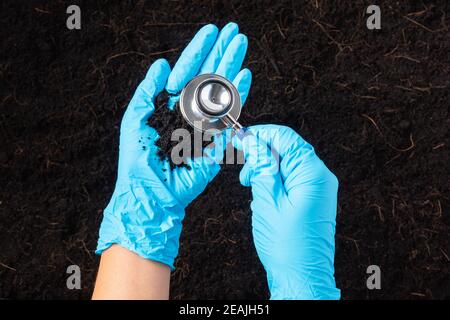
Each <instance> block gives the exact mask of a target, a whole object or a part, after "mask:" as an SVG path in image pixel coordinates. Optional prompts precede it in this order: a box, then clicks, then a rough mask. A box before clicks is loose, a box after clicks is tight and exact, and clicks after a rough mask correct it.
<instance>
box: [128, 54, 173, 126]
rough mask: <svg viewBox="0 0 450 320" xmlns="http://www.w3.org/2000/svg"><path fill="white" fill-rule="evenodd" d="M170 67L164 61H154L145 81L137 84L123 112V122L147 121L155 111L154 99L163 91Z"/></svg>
mask: <svg viewBox="0 0 450 320" xmlns="http://www.w3.org/2000/svg"><path fill="white" fill-rule="evenodd" d="M169 74H170V65H169V63H168V62H167V60H165V59H158V60H156V61H155V62H154V63H153V64H152V65H151V66H150V68H149V70H148V71H147V74H146V76H145V79H144V80H143V81H142V82H141V83H140V84H139V86H138V87H137V89H136V92H135V94H134V96H133V98H132V99H131V101H130V104H129V105H128V108H127V111H126V112H125V116H124V120H125V121H127V120H128V119H134V120H139V121H141V122H142V121H144V122H145V121H147V119H148V118H149V117H150V116H151V115H152V113H153V111H154V110H155V106H154V104H153V102H154V99H155V97H156V96H157V95H158V94H159V93H160V92H161V91H162V90H163V89H164V86H165V85H166V81H167V77H168V76H169Z"/></svg>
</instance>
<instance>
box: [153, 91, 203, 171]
mask: <svg viewBox="0 0 450 320" xmlns="http://www.w3.org/2000/svg"><path fill="white" fill-rule="evenodd" d="M169 98H170V95H169V94H168V93H167V92H166V91H165V90H163V91H162V92H161V93H160V94H159V95H158V96H157V97H156V100H155V112H154V113H153V115H152V116H151V117H150V119H148V121H147V124H148V125H149V126H151V127H152V128H158V133H159V136H160V137H159V138H158V140H157V141H156V145H157V146H158V148H159V149H158V156H159V158H160V159H161V160H165V161H169V163H170V167H171V168H172V169H173V168H175V167H187V168H190V166H189V164H188V160H189V159H192V158H195V157H198V156H202V154H203V153H202V150H203V148H205V147H207V146H208V145H209V144H210V143H211V137H210V136H209V138H207V137H206V134H204V135H205V138H204V139H202V143H193V141H194V139H195V138H201V137H202V136H203V134H202V133H197V135H195V136H194V129H193V128H192V127H191V126H190V125H189V124H188V123H187V122H186V121H185V120H184V119H183V116H182V114H181V111H180V106H179V103H178V102H177V103H176V104H175V105H174V107H173V109H170V108H169V107H168V101H169ZM177 129H184V130H187V131H188V132H189V134H190V141H191V142H192V143H191V144H190V145H191V148H190V150H189V153H188V154H184V153H182V154H181V155H180V156H181V160H182V162H181V163H177V164H175V163H174V162H173V161H172V160H173V159H172V157H171V156H170V155H171V154H172V149H173V148H174V147H175V146H176V145H177V144H178V143H180V141H181V139H179V140H177V139H173V138H172V132H174V130H177Z"/></svg>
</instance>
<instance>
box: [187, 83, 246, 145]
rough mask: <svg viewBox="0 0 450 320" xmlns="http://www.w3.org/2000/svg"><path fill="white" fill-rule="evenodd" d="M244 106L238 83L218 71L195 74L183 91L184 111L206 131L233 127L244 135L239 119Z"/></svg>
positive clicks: (199, 127) (192, 122)
mask: <svg viewBox="0 0 450 320" xmlns="http://www.w3.org/2000/svg"><path fill="white" fill-rule="evenodd" d="M241 109H242V103H241V97H240V95H239V92H238V91H237V89H236V87H235V86H234V85H233V84H232V83H231V82H230V81H229V80H228V79H226V78H224V77H222V76H219V75H216V74H202V75H199V76H197V77H195V78H194V79H192V80H191V81H190V82H189V83H188V84H187V85H186V86H185V87H184V88H183V91H182V92H181V95H180V110H181V114H182V115H183V117H184V119H185V120H186V121H187V122H188V123H189V124H190V125H191V126H192V127H193V128H194V129H196V130H199V131H202V132H204V131H222V130H224V129H226V128H233V129H234V130H235V131H236V134H237V136H238V137H240V138H241V137H242V136H243V134H244V132H245V128H244V127H242V125H241V124H240V123H239V122H238V121H237V119H238V118H239V115H240V114H241Z"/></svg>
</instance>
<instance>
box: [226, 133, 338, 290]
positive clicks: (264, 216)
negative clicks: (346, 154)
mask: <svg viewBox="0 0 450 320" xmlns="http://www.w3.org/2000/svg"><path fill="white" fill-rule="evenodd" d="M249 130H250V132H251V133H252V134H247V135H246V136H245V138H244V139H243V140H242V141H240V140H239V139H234V140H233V143H234V145H235V146H236V147H237V148H238V149H241V150H243V152H244V157H245V161H246V163H245V165H244V167H243V169H242V171H241V173H240V181H241V183H242V184H243V185H244V186H251V188H252V195H253V201H252V203H251V209H252V213H253V214H252V230H253V239H254V242H255V246H256V251H257V253H258V256H259V258H260V260H261V262H262V264H263V266H264V268H265V270H266V272H267V278H268V284H269V289H270V293H271V299H339V298H340V290H339V289H337V288H336V284H335V280H334V265H333V264H334V235H335V224H336V204H337V189H338V181H337V179H336V177H335V176H334V175H333V173H331V171H330V170H328V168H327V167H326V166H325V164H324V163H323V162H322V161H321V160H320V159H319V158H318V157H317V155H316V154H315V152H314V148H313V147H312V146H311V145H310V144H309V143H307V142H306V141H305V140H303V139H302V137H300V136H299V135H298V134H297V133H296V132H295V131H293V130H292V129H290V128H288V127H284V126H275V125H261V126H254V127H250V128H249Z"/></svg>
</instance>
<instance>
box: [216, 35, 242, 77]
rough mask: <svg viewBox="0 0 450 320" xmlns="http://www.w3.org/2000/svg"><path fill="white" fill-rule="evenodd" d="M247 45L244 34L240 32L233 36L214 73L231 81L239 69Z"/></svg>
mask: <svg viewBox="0 0 450 320" xmlns="http://www.w3.org/2000/svg"><path fill="white" fill-rule="evenodd" d="M247 47H248V39H247V37H246V36H245V35H243V34H241V33H240V34H238V35H237V36H235V37H234V38H233V40H231V43H230V44H229V45H228V47H227V49H226V51H225V53H224V55H223V57H222V60H221V61H220V63H219V66H218V67H217V70H216V74H218V75H220V76H222V77H225V78H227V79H229V80H231V81H233V79H234V78H235V77H236V75H237V74H238V72H239V70H241V67H242V62H244V58H245V53H246V52H247Z"/></svg>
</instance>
